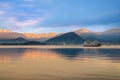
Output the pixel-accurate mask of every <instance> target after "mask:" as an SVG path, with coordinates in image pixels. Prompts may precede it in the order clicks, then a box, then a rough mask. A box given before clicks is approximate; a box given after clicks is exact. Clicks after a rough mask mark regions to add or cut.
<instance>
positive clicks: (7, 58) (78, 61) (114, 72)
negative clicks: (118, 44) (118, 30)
mask: <svg viewBox="0 0 120 80" xmlns="http://www.w3.org/2000/svg"><path fill="white" fill-rule="evenodd" d="M0 80H120V49H24V48H23V49H22V48H21V49H0Z"/></svg>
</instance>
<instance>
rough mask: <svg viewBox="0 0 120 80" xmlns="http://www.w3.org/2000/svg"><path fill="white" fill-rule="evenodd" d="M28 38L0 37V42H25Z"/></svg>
mask: <svg viewBox="0 0 120 80" xmlns="http://www.w3.org/2000/svg"><path fill="white" fill-rule="evenodd" d="M27 41H28V40H26V39H24V38H21V37H18V38H16V39H0V44H6V43H25V42H27Z"/></svg>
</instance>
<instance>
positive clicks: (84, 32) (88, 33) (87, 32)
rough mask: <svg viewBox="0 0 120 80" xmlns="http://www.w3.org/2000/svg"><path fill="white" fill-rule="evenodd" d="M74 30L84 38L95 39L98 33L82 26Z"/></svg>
mask: <svg viewBox="0 0 120 80" xmlns="http://www.w3.org/2000/svg"><path fill="white" fill-rule="evenodd" d="M74 32H75V33H76V34H77V35H79V36H80V37H81V38H83V39H85V40H97V36H98V34H96V33H94V32H92V31H90V30H89V29H85V28H82V29H79V30H76V31H74Z"/></svg>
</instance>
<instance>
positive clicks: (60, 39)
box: [45, 32, 84, 44]
mask: <svg viewBox="0 0 120 80" xmlns="http://www.w3.org/2000/svg"><path fill="white" fill-rule="evenodd" d="M83 42H84V39H82V38H81V37H79V36H78V35H77V34H76V33H74V32H69V33H65V34H62V35H60V36H57V37H54V38H51V39H49V40H47V41H45V43H46V44H82V43H83Z"/></svg>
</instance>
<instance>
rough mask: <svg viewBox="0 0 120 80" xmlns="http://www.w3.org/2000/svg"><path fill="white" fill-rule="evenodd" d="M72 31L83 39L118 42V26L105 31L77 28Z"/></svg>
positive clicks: (119, 29) (119, 38)
mask: <svg viewBox="0 0 120 80" xmlns="http://www.w3.org/2000/svg"><path fill="white" fill-rule="evenodd" d="M74 32H75V33H76V34H78V35H79V36H80V37H81V38H83V39H85V40H90V41H94V40H97V41H100V42H105V43H113V44H120V28H114V29H110V30H107V31H105V32H92V31H90V30H88V29H79V30H77V31H74Z"/></svg>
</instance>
